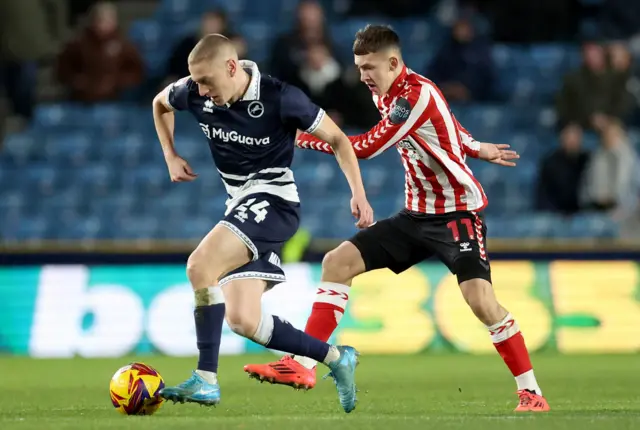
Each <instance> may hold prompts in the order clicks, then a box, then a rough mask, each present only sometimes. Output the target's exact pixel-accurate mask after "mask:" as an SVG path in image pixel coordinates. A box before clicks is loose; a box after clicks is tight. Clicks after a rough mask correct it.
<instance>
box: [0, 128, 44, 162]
mask: <svg viewBox="0 0 640 430" xmlns="http://www.w3.org/2000/svg"><path fill="white" fill-rule="evenodd" d="M41 139H42V136H41V135H40V134H39V133H37V132H35V131H26V132H22V133H16V134H11V135H9V136H7V137H5V139H4V144H3V147H2V152H0V161H2V163H3V164H5V165H6V166H16V167H17V166H23V165H25V164H27V163H28V162H29V161H31V160H34V159H41V158H42V157H43V156H42V140H41Z"/></svg>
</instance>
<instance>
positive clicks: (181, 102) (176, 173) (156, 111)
mask: <svg viewBox="0 0 640 430" xmlns="http://www.w3.org/2000/svg"><path fill="white" fill-rule="evenodd" d="M187 98H188V88H187V80H186V78H183V79H181V80H179V81H177V82H175V83H173V84H171V85H169V86H168V87H167V88H165V89H164V90H163V91H161V92H160V93H158V94H157V95H156V96H155V97H154V99H153V122H154V124H155V127H156V133H157V134H158V140H159V141H160V145H161V146H162V152H163V154H164V159H165V161H166V163H167V168H168V169H169V176H170V177H171V181H173V182H183V181H193V180H194V179H195V178H196V177H197V176H198V175H196V174H195V173H193V170H192V169H191V167H190V166H189V164H188V163H187V162H186V161H185V160H184V159H183V158H181V157H180V156H179V155H178V152H177V151H176V148H175V141H174V129H175V114H174V111H175V110H182V109H186V106H187Z"/></svg>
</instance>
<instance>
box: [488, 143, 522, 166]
mask: <svg viewBox="0 0 640 430" xmlns="http://www.w3.org/2000/svg"><path fill="white" fill-rule="evenodd" d="M509 148H510V146H509V145H507V144H505V143H496V144H494V143H481V144H480V152H479V153H478V158H480V159H481V160H485V161H488V162H490V163H494V164H499V165H501V166H507V167H515V165H516V163H515V162H514V161H513V160H517V159H518V158H520V155H519V154H518V153H517V152H516V151H513V150H511V149H509Z"/></svg>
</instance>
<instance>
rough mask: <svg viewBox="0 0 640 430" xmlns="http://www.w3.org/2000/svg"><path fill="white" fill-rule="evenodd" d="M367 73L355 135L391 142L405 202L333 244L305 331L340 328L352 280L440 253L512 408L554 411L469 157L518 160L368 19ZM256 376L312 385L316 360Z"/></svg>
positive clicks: (302, 142)
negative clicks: (497, 288) (466, 122)
mask: <svg viewBox="0 0 640 430" xmlns="http://www.w3.org/2000/svg"><path fill="white" fill-rule="evenodd" d="M353 53H354V57H355V63H356V66H357V67H358V69H359V70H360V74H361V80H362V81H363V82H364V83H365V84H366V85H367V86H368V87H369V89H370V90H371V92H372V93H373V100H374V102H375V103H376V106H377V107H378V109H379V111H380V114H381V116H382V120H381V121H380V122H379V123H378V124H377V125H376V126H375V127H374V128H372V129H371V130H370V131H368V132H367V133H364V134H361V135H359V136H350V137H349V139H350V140H351V143H352V145H353V148H354V150H355V152H356V155H357V156H358V158H361V159H369V158H373V157H375V156H377V155H379V154H381V153H382V152H383V151H385V150H387V149H389V148H391V147H395V148H396V149H397V151H398V152H399V154H400V159H401V162H402V165H403V166H404V169H405V178H406V183H405V194H406V199H405V208H404V209H403V210H402V211H401V212H399V213H398V214H397V215H395V216H392V217H391V218H388V219H384V220H382V221H379V222H377V223H374V224H373V225H371V226H370V227H369V228H367V229H364V230H361V231H360V232H358V233H357V234H356V235H355V236H354V237H352V238H351V239H349V240H348V241H345V242H343V243H342V244H341V245H340V246H338V247H337V248H336V249H334V250H333V251H331V252H329V253H328V254H327V255H326V256H325V258H324V261H323V263H322V282H321V284H320V285H319V286H318V290H317V296H316V302H315V303H314V305H313V310H312V313H311V316H310V317H309V320H308V321H307V326H306V329H305V332H306V333H308V334H310V335H312V336H314V337H317V338H318V339H320V340H323V341H326V340H328V339H329V337H330V336H331V334H332V333H333V331H334V330H335V329H336V327H337V326H338V323H339V322H340V318H341V317H342V315H343V313H344V309H345V307H346V306H347V301H348V299H349V287H350V285H351V282H352V280H353V278H354V277H355V276H357V275H359V274H361V273H364V272H367V271H371V270H375V269H380V268H389V269H390V270H392V271H393V272H395V273H401V272H403V271H405V270H407V269H408V268H410V267H411V266H413V265H415V264H417V263H419V262H421V261H423V260H425V259H427V258H429V257H431V256H437V257H438V258H439V259H440V260H441V261H442V262H443V263H444V264H446V265H447V267H448V268H449V270H450V271H451V272H452V273H453V274H455V275H456V276H457V279H458V283H459V285H460V290H461V292H462V295H463V296H464V299H465V300H466V302H467V303H468V304H469V307H470V308H471V311H472V312H473V313H474V314H475V315H476V317H477V318H478V319H479V320H480V321H481V322H482V323H483V324H484V325H485V326H486V327H487V331H488V332H489V336H490V339H491V341H492V342H493V344H494V345H495V348H496V350H497V351H498V353H499V355H500V356H501V357H502V359H503V360H504V362H505V364H506V365H507V367H508V368H509V370H510V371H511V373H512V374H513V376H514V377H515V379H516V383H517V387H518V391H517V393H518V397H519V402H518V406H517V407H516V409H515V410H516V411H518V412H521V411H534V412H540V411H548V410H549V405H548V403H547V401H546V399H545V398H544V397H543V396H542V391H541V390H540V387H539V385H538V383H537V381H536V378H535V375H534V372H533V368H532V365H531V360H530V358H529V352H528V351H527V347H526V345H525V341H524V338H523V336H522V333H521V332H520V329H519V327H518V323H517V321H516V320H515V318H514V317H513V316H512V315H511V313H509V311H507V310H506V309H505V308H504V307H503V306H502V305H501V304H500V303H499V302H498V300H497V299H496V296H495V294H494V291H493V287H492V284H491V268H490V263H489V259H488V257H487V253H486V248H485V239H486V226H485V223H484V220H483V216H482V210H483V209H484V208H485V207H486V206H487V203H488V201H487V197H486V195H485V193H484V190H483V189H482V186H481V185H480V183H479V182H478V180H477V179H476V178H475V177H474V176H473V173H472V172H471V170H470V169H469V167H468V166H467V165H466V163H465V157H466V156H469V157H473V158H480V159H483V160H486V161H489V162H492V163H496V164H499V165H504V166H514V165H515V163H514V162H513V160H515V159H516V158H518V155H517V154H516V153H515V152H514V151H511V150H508V149H507V148H508V145H493V144H489V143H480V142H477V141H475V140H474V139H473V138H472V137H471V135H470V134H469V133H468V132H467V131H466V130H465V129H464V128H463V127H462V126H461V125H460V123H459V122H458V121H457V120H456V118H455V117H454V115H453V113H452V112H451V110H450V109H449V106H448V104H447V102H446V100H445V99H444V97H443V95H442V93H441V92H440V90H439V89H438V87H437V86H436V85H435V84H434V83H433V82H431V81H430V80H429V79H427V78H425V77H423V76H421V75H419V74H417V73H415V72H413V71H412V70H410V69H408V68H407V67H406V66H405V65H404V63H403V61H402V55H401V52H400V40H399V37H398V35H397V34H396V33H395V32H394V31H393V30H392V29H391V28H390V27H388V26H382V25H368V26H367V27H366V28H365V29H363V30H360V31H358V33H357V34H356V39H355V42H354V45H353ZM296 144H297V145H298V146H299V147H301V148H309V149H314V150H318V151H322V152H325V153H332V150H331V148H330V146H329V145H328V144H327V143H326V142H322V141H320V140H318V139H317V138H315V137H313V136H311V135H309V134H308V133H302V134H301V135H299V136H298V139H297V142H296ZM245 371H246V372H247V373H249V374H250V375H253V376H256V377H259V378H261V379H265V380H267V381H270V382H273V383H279V384H286V385H292V386H296V387H305V388H312V387H313V386H314V385H315V382H316V375H315V362H314V361H313V360H311V359H309V358H306V357H299V356H285V357H283V358H282V359H281V360H279V361H277V362H274V363H269V364H262V365H261V364H250V365H247V366H245Z"/></svg>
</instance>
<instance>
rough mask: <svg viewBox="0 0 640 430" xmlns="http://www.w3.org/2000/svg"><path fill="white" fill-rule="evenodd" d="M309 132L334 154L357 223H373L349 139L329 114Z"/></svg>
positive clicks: (364, 225) (371, 211)
mask: <svg viewBox="0 0 640 430" xmlns="http://www.w3.org/2000/svg"><path fill="white" fill-rule="evenodd" d="M310 134H311V135H313V136H314V137H316V138H317V139H319V140H321V141H323V142H327V144H328V145H329V147H330V148H331V150H332V152H333V153H334V154H335V155H336V160H337V161H338V164H339V165H340V169H342V172H343V173H344V176H346V178H347V182H348V183H349V187H350V188H351V193H352V195H353V200H352V204H351V210H352V212H353V215H354V216H359V217H360V220H359V221H358V224H357V225H358V227H361V228H363V227H368V226H369V225H371V223H373V210H372V209H371V206H370V205H369V203H368V202H367V198H366V195H365V191H364V184H363V183H362V175H361V174H360V166H359V165H358V158H357V157H356V154H355V152H354V150H353V147H352V146H351V141H350V140H349V138H348V137H347V136H346V135H345V134H344V132H343V131H342V130H341V129H340V128H339V127H338V126H337V125H336V123H335V122H333V120H332V119H331V118H330V117H329V115H323V118H322V120H321V121H320V124H319V125H318V127H317V128H316V129H315V130H314V131H313V132H312V133H310Z"/></svg>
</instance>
